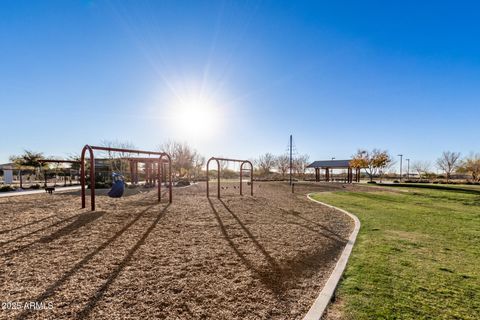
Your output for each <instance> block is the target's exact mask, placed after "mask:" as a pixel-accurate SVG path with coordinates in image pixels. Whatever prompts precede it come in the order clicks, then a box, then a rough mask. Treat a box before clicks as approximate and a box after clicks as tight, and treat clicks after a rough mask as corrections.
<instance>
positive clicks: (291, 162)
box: [290, 135, 293, 185]
mask: <svg viewBox="0 0 480 320" xmlns="http://www.w3.org/2000/svg"><path fill="white" fill-rule="evenodd" d="M292 141H293V137H292V135H290V185H292V166H293V159H292Z"/></svg>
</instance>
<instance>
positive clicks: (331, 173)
mask: <svg viewBox="0 0 480 320" xmlns="http://www.w3.org/2000/svg"><path fill="white" fill-rule="evenodd" d="M333 160H335V157H332V161H333ZM330 175H331V176H332V178H331V179H332V181H333V168H330Z"/></svg>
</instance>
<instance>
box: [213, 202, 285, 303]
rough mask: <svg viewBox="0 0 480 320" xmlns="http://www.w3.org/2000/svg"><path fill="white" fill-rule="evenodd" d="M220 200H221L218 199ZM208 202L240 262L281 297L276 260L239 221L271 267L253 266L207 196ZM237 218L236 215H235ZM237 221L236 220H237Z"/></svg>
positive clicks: (283, 288) (282, 291)
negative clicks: (263, 268) (266, 268)
mask: <svg viewBox="0 0 480 320" xmlns="http://www.w3.org/2000/svg"><path fill="white" fill-rule="evenodd" d="M220 201H221V200H220ZM208 202H209V203H210V207H211V208H212V211H213V213H214V215H215V219H216V220H217V222H218V225H219V227H220V230H221V232H222V235H223V237H224V239H225V240H226V241H227V242H228V244H229V245H230V247H231V248H232V249H233V251H234V252H235V254H236V255H237V256H238V257H239V258H240V260H241V261H242V263H243V264H244V265H245V266H246V267H247V268H248V269H249V270H251V271H252V272H253V273H254V274H255V275H256V277H257V278H258V279H259V280H260V281H261V282H262V283H263V284H264V285H265V286H266V287H267V288H269V289H270V290H271V291H272V292H273V293H274V294H275V296H276V297H277V298H281V296H282V295H283V294H284V292H285V290H286V288H285V285H284V283H283V281H281V274H282V271H281V270H280V268H279V266H278V264H277V263H276V261H275V260H274V259H273V258H272V257H271V256H270V255H269V254H268V253H267V251H266V250H265V248H263V247H262V246H261V245H260V244H259V243H258V241H257V240H256V239H255V237H254V236H253V235H252V234H251V232H250V231H249V230H248V229H246V227H245V225H243V223H241V225H243V228H242V229H244V230H245V229H246V230H247V231H246V233H247V235H248V236H249V238H250V239H252V238H253V241H254V243H255V246H257V248H258V247H260V248H259V250H260V252H262V254H264V256H265V258H266V260H267V262H268V263H269V265H270V266H271V269H269V270H262V269H260V268H257V267H255V265H254V263H253V262H252V261H250V260H249V259H248V258H247V257H246V256H245V254H243V253H242V251H241V250H240V246H239V245H237V244H236V243H235V242H234V241H233V240H232V237H230V235H229V234H228V231H227V229H226V228H225V224H224V223H223V220H222V219H221V217H220V214H219V213H218V210H217V209H215V206H214V204H213V202H212V200H211V199H210V198H208ZM227 210H229V212H230V213H231V210H230V209H227ZM233 216H234V217H236V215H235V214H233ZM237 218H238V217H237ZM237 221H238V220H237Z"/></svg>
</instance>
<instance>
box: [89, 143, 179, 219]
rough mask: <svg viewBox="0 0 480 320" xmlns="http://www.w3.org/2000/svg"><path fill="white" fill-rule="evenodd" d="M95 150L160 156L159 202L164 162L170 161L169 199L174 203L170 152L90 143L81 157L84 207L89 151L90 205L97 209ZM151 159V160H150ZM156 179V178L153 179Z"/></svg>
mask: <svg viewBox="0 0 480 320" xmlns="http://www.w3.org/2000/svg"><path fill="white" fill-rule="evenodd" d="M94 150H99V151H107V152H122V153H135V154H137V155H140V154H146V155H148V156H152V155H153V156H158V158H156V159H155V160H156V163H157V164H158V165H157V174H156V180H158V184H157V186H158V202H160V201H161V200H162V189H161V188H162V183H161V177H162V174H163V175H165V173H164V168H163V166H162V163H168V180H169V185H168V187H169V190H168V195H169V197H168V200H169V202H170V203H172V185H173V184H172V160H171V157H170V155H169V154H168V153H165V152H155V151H145V150H131V149H121V148H110V147H100V146H90V145H88V144H87V145H85V146H84V147H83V149H82V154H81V157H80V184H81V188H82V193H81V195H82V208H85V202H86V201H85V198H86V196H85V185H86V170H85V155H86V153H87V151H88V153H89V156H90V158H89V162H90V206H91V209H92V211H95V157H94V152H93V151H94ZM164 158H166V159H164ZM148 159H154V158H148ZM149 161H150V160H149ZM153 175H154V174H153V170H152V176H153ZM153 180H155V179H153Z"/></svg>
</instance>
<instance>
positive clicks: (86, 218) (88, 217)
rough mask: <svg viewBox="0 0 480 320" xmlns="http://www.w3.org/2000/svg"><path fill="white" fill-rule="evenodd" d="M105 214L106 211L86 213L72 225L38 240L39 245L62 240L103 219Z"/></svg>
mask: <svg viewBox="0 0 480 320" xmlns="http://www.w3.org/2000/svg"><path fill="white" fill-rule="evenodd" d="M104 214H105V211H92V212H87V213H84V214H82V215H80V216H78V217H77V219H76V220H75V221H73V222H72V223H70V224H68V225H66V226H65V227H63V228H61V229H59V230H57V231H55V232H54V233H52V234H50V235H48V236H45V237H42V238H40V239H39V240H38V242H39V243H48V242H51V241H54V240H56V239H58V238H61V237H63V236H66V235H69V234H70V233H72V232H74V231H75V230H77V229H79V228H81V227H83V226H85V225H87V224H89V223H92V222H93V221H95V220H97V219H98V218H101V217H102V216H103V215H104Z"/></svg>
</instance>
